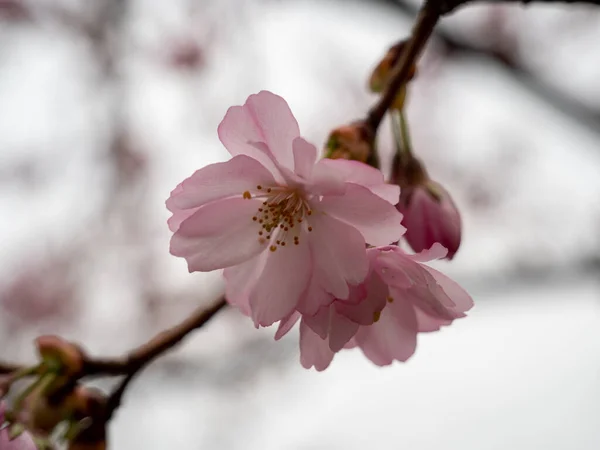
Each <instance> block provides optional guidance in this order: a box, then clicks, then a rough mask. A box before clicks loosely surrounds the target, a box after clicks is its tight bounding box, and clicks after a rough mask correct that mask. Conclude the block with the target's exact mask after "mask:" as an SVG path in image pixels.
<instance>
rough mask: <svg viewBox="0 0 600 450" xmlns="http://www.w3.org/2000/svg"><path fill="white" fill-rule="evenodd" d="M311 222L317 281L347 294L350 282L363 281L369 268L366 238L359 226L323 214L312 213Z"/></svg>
mask: <svg viewBox="0 0 600 450" xmlns="http://www.w3.org/2000/svg"><path fill="white" fill-rule="evenodd" d="M309 225H310V226H311V227H312V231H311V232H310V233H308V237H309V241H310V246H311V249H312V256H313V262H314V265H315V271H316V274H317V280H316V281H317V283H318V284H319V286H321V288H323V289H324V290H325V291H327V292H329V293H330V294H332V295H333V296H334V297H337V298H340V299H346V298H348V296H349V294H350V290H349V288H348V284H352V285H356V284H360V283H361V282H362V281H363V280H364V279H365V277H366V276H367V272H368V270H369V266H368V261H367V255H366V252H365V241H364V240H363V238H362V236H361V235H360V233H359V232H358V231H356V229H354V228H352V227H351V226H349V225H346V224H345V223H343V222H340V221H339V220H336V219H334V218H331V217H329V216H326V215H323V214H319V213H316V214H313V215H312V216H311V217H310V220H309Z"/></svg>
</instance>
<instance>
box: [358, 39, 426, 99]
mask: <svg viewBox="0 0 600 450" xmlns="http://www.w3.org/2000/svg"><path fill="white" fill-rule="evenodd" d="M407 44H408V40H402V41H400V42H398V43H396V44H394V45H393V46H392V47H390V48H389V50H388V51H387V53H386V54H385V56H384V57H383V59H382V60H381V61H380V62H379V63H378V64H377V67H375V69H373V72H372V73H371V76H370V77H369V89H370V90H371V92H377V93H379V92H382V91H383V90H384V89H385V87H386V86H387V84H388V83H389V81H390V79H391V76H392V71H393V69H394V66H395V65H396V64H397V63H398V61H399V59H400V56H401V55H402V53H403V52H404V50H405V49H406V45H407ZM416 73H417V66H416V65H415V64H413V65H412V66H411V67H410V71H409V73H408V78H407V82H406V84H408V82H409V81H411V80H412V79H413V78H414V77H415V75H416ZM406 84H404V85H403V86H401V87H400V89H398V93H397V94H396V98H395V99H394V103H393V104H392V107H391V109H397V110H401V109H402V108H403V107H404V103H405V101H406V90H407V89H406Z"/></svg>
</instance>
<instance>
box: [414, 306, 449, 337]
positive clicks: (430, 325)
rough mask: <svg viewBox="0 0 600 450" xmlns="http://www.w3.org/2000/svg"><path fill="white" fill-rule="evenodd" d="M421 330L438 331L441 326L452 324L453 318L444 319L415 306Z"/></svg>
mask: <svg viewBox="0 0 600 450" xmlns="http://www.w3.org/2000/svg"><path fill="white" fill-rule="evenodd" d="M415 313H416V314H417V324H418V329H419V332H431V331H438V330H439V329H440V328H441V327H443V326H446V325H450V324H451V323H452V320H444V319H440V318H437V317H432V316H430V315H429V314H427V313H426V312H424V311H423V310H422V309H420V308H415Z"/></svg>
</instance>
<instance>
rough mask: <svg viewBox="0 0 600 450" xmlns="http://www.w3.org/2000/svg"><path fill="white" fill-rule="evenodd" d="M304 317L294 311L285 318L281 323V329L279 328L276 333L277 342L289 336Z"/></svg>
mask: <svg viewBox="0 0 600 450" xmlns="http://www.w3.org/2000/svg"><path fill="white" fill-rule="evenodd" d="M300 317H302V315H301V314H300V313H299V312H298V311H293V312H292V313H290V314H288V315H287V316H286V317H284V318H283V319H282V320H281V322H279V327H278V328H277V332H276V333H275V340H276V341H278V340H279V339H281V338H282V337H283V336H285V335H286V334H288V332H289V331H290V330H291V329H292V328H293V327H294V325H296V322H298V320H299V319H300Z"/></svg>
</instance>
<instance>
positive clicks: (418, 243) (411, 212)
mask: <svg viewBox="0 0 600 450" xmlns="http://www.w3.org/2000/svg"><path fill="white" fill-rule="evenodd" d="M398 211H400V212H401V213H402V214H403V215H404V220H403V221H402V223H403V225H404V226H405V227H406V234H405V235H404V238H405V239H406V241H407V242H408V244H409V245H410V247H411V248H412V249H413V250H414V251H415V252H420V251H423V250H424V249H426V248H429V247H431V246H432V245H433V244H434V243H436V242H438V243H440V244H442V245H443V246H444V247H446V248H447V249H448V255H447V258H448V259H452V258H453V257H454V254H455V253H456V252H457V250H458V247H459V246H460V240H461V220H460V214H459V212H458V208H457V207H456V205H455V204H454V202H453V201H452V197H450V194H448V192H447V191H446V190H445V189H444V188H443V187H442V186H441V185H440V184H438V183H435V182H433V181H430V180H429V181H427V183H426V184H420V185H416V186H409V187H405V188H403V189H402V193H401V195H400V203H398Z"/></svg>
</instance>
